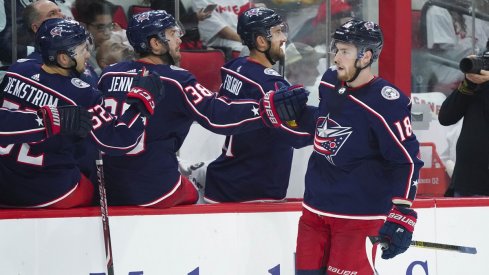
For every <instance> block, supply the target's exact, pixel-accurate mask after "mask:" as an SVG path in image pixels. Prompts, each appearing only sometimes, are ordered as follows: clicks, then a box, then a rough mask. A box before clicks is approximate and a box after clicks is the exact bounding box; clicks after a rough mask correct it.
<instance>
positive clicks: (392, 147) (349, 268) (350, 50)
mask: <svg viewBox="0 0 489 275" xmlns="http://www.w3.org/2000/svg"><path fill="white" fill-rule="evenodd" d="M382 45H383V36H382V32H381V30H380V28H379V26H378V25H377V24H375V23H373V22H368V21H360V20H356V19H353V20H351V21H349V22H347V23H345V24H344V25H342V26H341V27H339V28H338V29H337V30H336V32H335V33H334V34H333V37H332V43H331V50H332V54H333V55H334V62H335V66H333V67H331V68H330V69H328V70H327V71H326V72H325V73H324V75H323V77H322V80H321V84H320V87H319V96H320V104H319V107H318V114H317V115H316V118H315V120H311V121H314V122H315V124H312V125H305V127H306V128H309V129H311V131H310V132H311V133H314V134H315V136H314V151H313V153H312V155H311V157H310V159H309V164H308V168H307V173H306V178H305V184H306V185H305V193H304V203H303V212H302V216H301V218H300V220H299V229H298V237H297V259H296V268H297V273H296V274H298V275H301V274H308V275H311V274H318V275H319V274H325V273H327V274H330V273H331V274H333V273H334V274H336V273H338V271H342V272H344V273H345V274H346V273H347V272H349V273H350V274H372V273H373V270H372V267H371V265H370V264H369V261H368V258H367V254H368V253H366V247H365V246H366V245H365V243H366V238H367V236H370V235H380V236H381V237H382V238H383V240H384V241H385V242H386V243H387V245H388V248H387V249H385V250H383V251H382V258H384V259H388V258H392V257H394V256H396V255H397V254H400V253H403V252H404V251H406V249H407V248H408V247H409V244H410V241H411V237H412V233H413V230H414V226H415V224H416V218H417V214H416V212H415V211H414V210H413V209H411V208H410V206H411V204H412V201H413V200H414V197H415V194H416V186H417V180H418V174H419V169H420V168H421V167H422V165H423V162H422V161H421V160H419V159H418V157H417V156H418V154H419V143H418V141H417V140H416V137H415V135H414V134H413V131H412V128H411V118H410V116H411V111H410V109H411V102H410V100H409V98H408V97H406V96H405V95H404V94H403V93H402V92H400V91H399V89H398V88H396V87H395V86H393V85H392V84H391V83H389V82H387V81H386V80H384V79H382V78H380V77H376V76H374V75H373V74H372V71H371V64H372V63H373V62H374V61H375V60H376V59H377V58H378V56H379V54H380V51H381V49H382ZM386 215H387V219H386ZM384 219H386V221H385V222H384ZM372 253H373V255H375V248H374V251H372Z"/></svg>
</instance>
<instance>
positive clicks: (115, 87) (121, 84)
mask: <svg viewBox="0 0 489 275" xmlns="http://www.w3.org/2000/svg"><path fill="white" fill-rule="evenodd" d="M133 79H134V78H132V77H130V76H115V77H113V78H112V83H110V88H109V90H108V92H128V91H129V90H130V89H131V86H132V80H133Z"/></svg>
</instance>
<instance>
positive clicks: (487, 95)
mask: <svg viewBox="0 0 489 275" xmlns="http://www.w3.org/2000/svg"><path fill="white" fill-rule="evenodd" d="M488 108H489V71H486V70H481V71H480V74H465V79H464V80H463V81H462V82H461V83H460V85H459V87H458V88H457V89H455V90H454V91H453V92H452V93H451V94H450V95H449V96H448V97H447V99H445V101H444V102H443V104H442V105H441V108H440V113H439V114H438V120H439V121H440V123H441V124H442V125H445V126H448V125H453V124H455V123H457V122H458V121H460V120H461V119H462V118H463V123H462V129H461V131H460V136H459V138H458V141H457V150H456V154H457V155H456V162H455V168H454V170H453V175H452V181H451V183H452V185H453V188H454V196H455V197H461V196H489V169H488V167H489V158H488V156H489V142H488V136H489V114H488V112H487V110H488Z"/></svg>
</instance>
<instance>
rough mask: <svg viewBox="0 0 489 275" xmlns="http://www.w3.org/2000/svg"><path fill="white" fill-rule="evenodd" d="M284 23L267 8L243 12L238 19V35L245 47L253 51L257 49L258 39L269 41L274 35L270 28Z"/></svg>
mask: <svg viewBox="0 0 489 275" xmlns="http://www.w3.org/2000/svg"><path fill="white" fill-rule="evenodd" d="M283 22H284V21H283V20H282V18H281V17H280V15H278V14H277V13H276V12H275V11H274V10H271V9H267V8H262V7H260V8H251V9H248V10H247V11H245V12H243V13H242V14H241V15H240V16H239V18H238V30H237V32H238V34H239V36H240V37H241V41H242V43H243V45H246V46H248V48H250V49H253V48H255V47H256V45H255V40H256V37H257V36H259V35H261V36H264V37H266V38H267V39H268V40H270V39H271V37H272V34H271V33H270V28H271V27H274V26H277V25H280V24H282V23H283Z"/></svg>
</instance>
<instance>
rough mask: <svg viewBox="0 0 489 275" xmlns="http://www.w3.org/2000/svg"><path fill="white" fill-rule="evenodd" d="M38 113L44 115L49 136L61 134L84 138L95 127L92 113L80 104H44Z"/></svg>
mask: <svg viewBox="0 0 489 275" xmlns="http://www.w3.org/2000/svg"><path fill="white" fill-rule="evenodd" d="M37 115H38V116H39V117H42V121H43V124H44V127H45V128H46V135H47V137H51V136H53V135H57V134H61V135H75V136H78V137H82V138H84V137H86V136H87V134H88V133H89V132H90V131H91V130H92V128H93V127H92V116H93V115H92V113H90V112H88V111H87V110H85V109H83V108H81V107H80V106H62V107H54V106H43V107H41V108H40V109H39V110H38V111H37Z"/></svg>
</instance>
